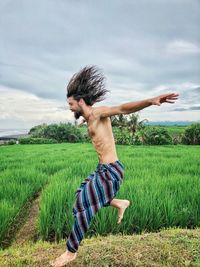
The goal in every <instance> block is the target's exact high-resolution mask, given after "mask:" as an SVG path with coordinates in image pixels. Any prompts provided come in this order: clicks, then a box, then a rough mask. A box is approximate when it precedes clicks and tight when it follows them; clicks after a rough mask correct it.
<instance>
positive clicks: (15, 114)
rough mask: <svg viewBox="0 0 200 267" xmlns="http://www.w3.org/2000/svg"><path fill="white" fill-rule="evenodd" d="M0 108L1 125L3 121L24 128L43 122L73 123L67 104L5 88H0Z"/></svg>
mask: <svg viewBox="0 0 200 267" xmlns="http://www.w3.org/2000/svg"><path fill="white" fill-rule="evenodd" d="M0 107H1V109H0V121H1V123H2V124H3V120H13V121H15V120H16V121H21V122H22V124H21V125H24V128H26V127H30V125H33V126H34V125H35V124H40V123H43V122H46V123H53V122H58V123H59V122H61V121H62V122H67V121H71V122H73V121H74V118H73V113H72V112H71V111H70V110H69V109H68V107H67V102H66V105H65V104H63V103H62V102H60V101H56V100H51V99H43V98H40V97H37V96H36V95H34V94H32V93H28V92H24V91H21V90H15V89H11V88H7V87H5V86H4V87H3V86H0ZM10 126H12V127H15V126H14V125H10ZM7 127H8V126H7ZM0 128H1V126H0Z"/></svg>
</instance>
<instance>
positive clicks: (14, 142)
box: [7, 140, 16, 145]
mask: <svg viewBox="0 0 200 267" xmlns="http://www.w3.org/2000/svg"><path fill="white" fill-rule="evenodd" d="M15 144H16V141H15V140H9V141H8V142H7V145H15Z"/></svg>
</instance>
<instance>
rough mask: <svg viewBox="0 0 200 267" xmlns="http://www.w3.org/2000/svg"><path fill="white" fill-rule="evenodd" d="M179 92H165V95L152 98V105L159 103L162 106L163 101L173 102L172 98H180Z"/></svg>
mask: <svg viewBox="0 0 200 267" xmlns="http://www.w3.org/2000/svg"><path fill="white" fill-rule="evenodd" d="M178 95H179V94H174V93H172V94H164V95H159V96H157V97H154V98H152V105H158V106H160V105H161V104H162V103H164V102H167V103H171V104H173V103H174V101H170V100H176V99H178Z"/></svg>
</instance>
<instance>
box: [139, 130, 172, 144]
mask: <svg viewBox="0 0 200 267" xmlns="http://www.w3.org/2000/svg"><path fill="white" fill-rule="evenodd" d="M140 141H141V142H142V143H143V144H146V145H168V144H172V138H171V136H170V135H169V133H168V132H167V130H166V129H164V128H157V127H145V128H144V129H142V130H140Z"/></svg>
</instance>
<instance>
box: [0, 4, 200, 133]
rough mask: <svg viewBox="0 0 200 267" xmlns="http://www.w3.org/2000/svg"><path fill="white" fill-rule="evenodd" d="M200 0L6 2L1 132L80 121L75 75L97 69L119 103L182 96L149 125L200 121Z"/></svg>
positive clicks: (1, 29)
mask: <svg viewBox="0 0 200 267" xmlns="http://www.w3.org/2000/svg"><path fill="white" fill-rule="evenodd" d="M199 25H200V1H199V0H146V1H144V0H140V1H136V0H129V1H128V0H123V1H122V0H121V1H119V0H110V1H108V0H101V1H95V0H90V1H89V0H84V1H83V0H82V1H80V0H76V1H74V0H71V1H69V0H48V1H47V0H42V1H39V0H10V1H9V0H2V1H1V2H0V38H1V41H0V128H29V127H32V126H34V125H38V124H41V123H43V122H46V123H48V124H50V123H54V122H67V121H71V122H73V121H74V115H73V113H72V112H71V111H70V110H69V107H68V104H67V102H66V86H67V83H68V81H69V79H70V78H71V76H72V75H73V74H74V73H75V72H77V71H79V70H80V69H81V68H82V67H84V66H86V65H96V66H98V67H99V68H100V69H101V70H102V71H103V73H104V75H105V77H106V86H107V88H108V89H109V90H110V91H111V93H108V94H107V99H106V100H104V101H102V102H100V103H97V104H95V105H94V106H100V105H110V106H113V105H117V104H121V103H125V102H130V101H139V100H143V99H146V98H152V97H154V96H158V95H160V94H164V93H179V99H178V100H177V101H176V103H175V104H170V103H164V104H162V105H161V106H151V107H148V108H146V109H143V110H141V111H140V112H139V114H140V118H141V119H144V118H146V119H148V120H149V121H163V120H169V121H177V120H180V121H183V120H184V121H185V120H189V121H198V120H200V31H199Z"/></svg>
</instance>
